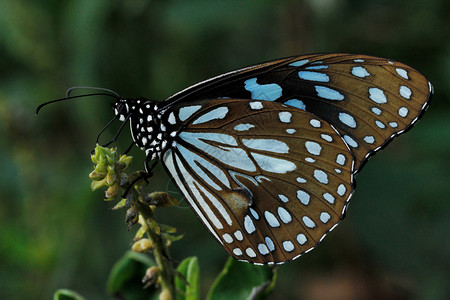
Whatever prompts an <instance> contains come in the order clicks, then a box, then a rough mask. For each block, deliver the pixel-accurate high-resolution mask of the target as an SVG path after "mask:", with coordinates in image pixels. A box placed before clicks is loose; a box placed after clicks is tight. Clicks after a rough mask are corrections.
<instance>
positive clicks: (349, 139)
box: [344, 135, 358, 148]
mask: <svg viewBox="0 0 450 300" xmlns="http://www.w3.org/2000/svg"><path fill="white" fill-rule="evenodd" d="M344 141H345V142H346V143H347V145H349V146H350V147H353V148H356V147H358V143H357V142H356V141H355V140H354V139H353V138H352V137H350V136H349V135H344Z"/></svg>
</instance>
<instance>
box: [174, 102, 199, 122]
mask: <svg viewBox="0 0 450 300" xmlns="http://www.w3.org/2000/svg"><path fill="white" fill-rule="evenodd" d="M201 107H202V106H201V105H193V106H184V107H182V108H180V111H179V112H178V117H179V118H180V120H181V121H186V120H187V119H188V118H189V117H190V116H192V115H193V114H194V113H195V112H196V111H198V110H199V109H200V108H201Z"/></svg>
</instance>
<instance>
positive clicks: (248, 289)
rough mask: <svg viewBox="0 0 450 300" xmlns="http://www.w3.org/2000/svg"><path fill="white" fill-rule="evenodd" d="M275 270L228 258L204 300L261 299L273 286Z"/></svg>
mask: <svg viewBox="0 0 450 300" xmlns="http://www.w3.org/2000/svg"><path fill="white" fill-rule="evenodd" d="M276 270H277V269H276V268H273V267H268V266H255V265H252V264H249V263H245V262H239V261H236V260H234V259H233V258H231V257H230V258H229V259H228V261H227V263H226V264H225V267H224V268H223V270H222V272H220V274H219V276H217V278H216V280H215V281H214V283H213V285H212V286H211V289H210V290H209V293H208V296H207V298H206V299H208V300H220V299H224V300H225V299H263V298H264V297H265V296H266V295H267V294H268V293H269V292H270V291H271V290H272V289H273V287H274V285H275V281H276V277H277V271H276Z"/></svg>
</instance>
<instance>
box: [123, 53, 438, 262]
mask: <svg viewBox="0 0 450 300" xmlns="http://www.w3.org/2000/svg"><path fill="white" fill-rule="evenodd" d="M431 94H432V85H431V83H429V82H428V80H427V79H426V78H425V77H424V76H423V75H422V74H420V73H419V72H418V71H416V70H414V69H412V68H411V67H409V66H407V65H404V64H402V63H399V62H393V61H391V60H386V59H383V58H377V57H371V56H366V55H351V54H340V53H334V54H324V55H322V54H314V55H305V56H299V57H290V58H285V59H280V60H275V61H271V62H267V63H263V64H260V65H255V66H251V67H247V68H244V69H240V70H237V71H233V72H229V73H226V74H224V75H220V76H217V77H214V78H212V79H208V80H205V81H203V82H200V83H198V84H196V85H194V86H192V87H190V88H187V89H185V90H183V91H181V92H179V93H177V94H175V95H173V96H171V97H169V98H168V99H166V100H165V101H163V102H159V103H157V102H153V101H149V100H146V99H143V98H140V99H128V100H125V99H121V100H118V101H117V102H116V103H115V104H114V111H115V114H116V116H118V118H119V120H121V121H126V120H129V121H130V126H131V133H132V136H133V140H134V142H135V144H136V145H137V146H138V147H140V148H141V149H142V150H144V151H145V153H146V155H147V158H149V159H159V160H161V162H162V163H163V165H164V167H165V169H166V171H167V172H168V173H169V174H170V176H171V178H172V179H173V181H174V183H175V184H176V185H177V187H178V188H179V190H180V191H181V193H182V194H183V196H184V197H185V199H186V200H187V202H188V203H189V204H190V206H191V207H192V208H193V210H194V211H195V213H196V215H197V216H198V218H199V219H200V221H201V222H202V223H203V224H204V225H205V227H206V228H207V229H208V230H209V232H210V233H211V234H212V235H213V236H214V238H215V239H216V240H217V241H218V242H219V244H220V245H221V246H222V247H223V248H224V249H225V250H226V251H227V252H228V253H229V254H230V255H232V256H233V257H234V258H236V259H238V260H242V261H248V262H251V263H254V264H281V263H284V262H286V261H289V260H293V259H295V258H297V257H299V256H300V255H302V254H304V253H307V252H309V251H311V250H312V249H313V248H315V247H316V246H317V245H318V244H319V243H320V242H321V241H322V240H323V239H324V237H325V236H326V235H327V234H328V233H329V232H330V231H331V230H333V229H334V228H335V227H336V226H337V225H338V224H339V222H340V221H341V220H342V219H343V217H344V215H345V212H346V209H347V206H348V202H349V200H350V198H351V196H352V194H353V192H354V184H355V181H354V177H355V175H356V173H357V172H359V171H360V170H361V168H362V166H363V165H364V163H365V162H366V161H367V158H368V157H369V156H371V155H373V154H374V153H375V152H377V151H378V150H380V149H381V148H382V147H384V146H386V145H387V144H388V143H389V142H390V141H391V140H392V139H393V138H394V137H396V136H397V135H399V134H401V133H403V132H406V131H407V130H408V129H409V128H411V126H412V125H414V124H415V123H416V122H417V121H418V119H419V118H420V116H421V115H422V114H423V112H424V111H425V109H426V108H427V106H428V103H429V99H430V97H431Z"/></svg>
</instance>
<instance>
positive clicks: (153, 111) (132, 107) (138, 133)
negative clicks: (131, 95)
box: [113, 98, 176, 159]
mask: <svg viewBox="0 0 450 300" xmlns="http://www.w3.org/2000/svg"><path fill="white" fill-rule="evenodd" d="M113 108H114V113H115V115H116V116H118V117H119V120H120V121H122V122H124V121H126V120H129V122H130V130H131V135H132V138H133V141H134V143H135V144H136V146H138V147H139V148H140V149H141V150H144V151H145V154H146V155H147V156H148V157H150V158H151V159H157V158H160V157H161V152H162V150H164V149H165V148H166V147H167V144H168V142H170V141H172V140H173V137H175V135H176V132H173V131H169V130H170V129H171V128H170V127H168V120H166V119H165V118H162V115H163V113H162V112H161V111H160V110H158V105H157V102H155V101H150V100H147V99H145V98H138V99H120V100H118V101H117V102H116V103H114V105H113Z"/></svg>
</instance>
